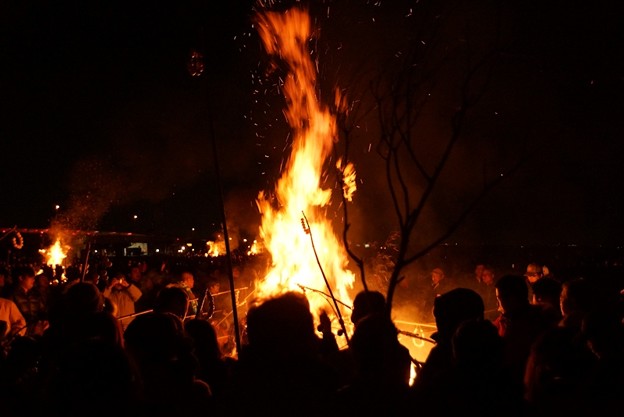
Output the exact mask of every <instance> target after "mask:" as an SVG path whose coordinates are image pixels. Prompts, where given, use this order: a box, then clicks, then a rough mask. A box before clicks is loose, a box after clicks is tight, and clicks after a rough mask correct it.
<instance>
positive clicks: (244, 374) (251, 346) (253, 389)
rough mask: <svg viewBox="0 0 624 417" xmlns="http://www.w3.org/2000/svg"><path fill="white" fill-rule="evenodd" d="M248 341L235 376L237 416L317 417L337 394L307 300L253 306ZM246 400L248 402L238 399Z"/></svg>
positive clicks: (291, 295) (297, 296)
mask: <svg viewBox="0 0 624 417" xmlns="http://www.w3.org/2000/svg"><path fill="white" fill-rule="evenodd" d="M247 339H248V343H247V344H246V345H244V346H243V349H242V350H241V352H240V354H239V359H238V362H237V366H236V369H235V372H234V375H233V385H234V386H233V391H232V393H233V395H234V398H232V399H231V400H230V402H229V403H230V404H231V406H232V407H233V408H232V409H231V410H230V411H229V412H230V413H232V414H233V415H247V414H254V415H273V416H293V415H297V416H318V415H322V414H324V413H325V412H326V411H327V409H328V406H329V404H330V402H329V397H330V395H331V394H332V393H333V392H334V391H335V389H337V388H338V387H337V384H336V377H335V374H334V372H333V371H332V370H331V368H329V367H328V366H327V365H326V364H325V363H324V362H323V361H322V360H321V359H320V355H319V346H320V344H319V338H318V336H317V335H316V333H315V329H314V320H313V317H312V313H311V312H310V306H309V303H308V300H307V299H306V297H305V296H304V295H303V294H301V293H295V292H287V293H284V294H282V295H279V296H276V297H274V298H270V299H267V300H265V301H263V302H262V303H261V304H259V305H256V306H252V307H251V308H250V309H249V310H248V314H247ZM238 398H244V399H245V400H244V401H241V400H237V399H238Z"/></svg>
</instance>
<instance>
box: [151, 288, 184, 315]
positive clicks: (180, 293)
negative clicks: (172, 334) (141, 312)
mask: <svg viewBox="0 0 624 417" xmlns="http://www.w3.org/2000/svg"><path fill="white" fill-rule="evenodd" d="M188 308H189V297H188V293H187V292H186V291H185V290H184V289H183V288H180V287H165V288H163V289H161V290H160V291H158V295H157V296H156V299H155V300H154V312H156V313H172V314H174V315H176V316H177V317H178V318H179V319H180V320H182V321H184V320H185V319H186V314H187V312H188Z"/></svg>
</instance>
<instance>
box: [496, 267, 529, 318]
mask: <svg viewBox="0 0 624 417" xmlns="http://www.w3.org/2000/svg"><path fill="white" fill-rule="evenodd" d="M495 287H496V299H497V300H498V304H499V310H500V311H501V312H502V313H503V314H509V313H512V312H514V311H516V310H518V309H522V308H525V307H526V306H527V305H528V304H529V286H528V284H527V281H526V279H525V278H524V277H523V276H520V275H503V276H502V277H500V278H499V279H498V281H496V284H495Z"/></svg>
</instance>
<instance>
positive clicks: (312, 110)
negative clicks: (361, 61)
mask: <svg viewBox="0 0 624 417" xmlns="http://www.w3.org/2000/svg"><path fill="white" fill-rule="evenodd" d="M258 30H259V33H260V36H261V38H262V40H263V42H264V46H265V48H266V50H267V52H268V53H269V54H270V55H272V56H276V57H279V58H280V59H281V60H283V61H284V62H285V63H286V64H287V67H288V68H289V70H288V71H289V72H288V75H287V77H286V78H285V81H284V86H283V91H284V95H285V98H286V102H287V103H288V108H287V109H286V110H285V115H286V117H287V120H288V123H289V124H290V126H291V128H292V130H293V143H292V153H291V155H290V158H289V160H288V162H287V164H286V166H285V168H284V170H283V172H282V176H281V178H280V179H279V181H278V183H277V186H276V190H275V195H274V196H269V195H267V194H265V193H263V192H261V193H260V194H259V196H258V200H257V204H258V208H259V209H260V212H261V214H262V225H261V227H260V236H261V237H262V239H263V241H264V245H265V247H266V250H267V251H269V253H270V254H271V260H272V265H271V267H270V269H269V271H268V273H267V274H266V276H265V278H264V280H263V281H262V282H260V283H257V285H256V290H257V294H258V296H259V297H260V298H263V297H267V296H271V295H275V294H278V293H281V292H284V291H288V290H296V291H300V290H305V291H306V294H307V297H308V300H309V301H310V305H311V307H312V311H313V312H315V313H316V312H318V310H319V309H320V308H323V309H326V310H328V312H329V310H331V307H330V306H331V300H329V302H328V299H327V297H326V296H323V295H322V294H320V293H319V291H321V292H324V293H328V288H327V285H326V283H325V280H324V278H323V274H322V272H321V269H320V268H319V263H320V265H321V266H322V270H323V271H324V272H325V275H326V277H327V279H328V282H329V284H330V286H331V289H332V292H333V294H334V296H335V297H336V298H337V299H339V300H340V301H343V302H346V303H347V304H350V296H349V294H348V292H347V290H348V289H351V288H352V287H353V283H354V280H355V277H354V275H353V273H352V272H350V271H348V270H347V269H346V267H347V264H348V258H347V255H346V251H345V249H344V247H343V245H342V244H341V242H340V241H339V239H338V238H337V237H336V235H335V233H334V232H333V230H332V227H331V224H330V222H329V221H328V219H327V218H326V216H325V209H324V207H325V206H326V205H327V204H328V203H329V201H330V197H331V190H329V189H326V190H324V189H322V188H321V187H320V182H321V175H322V170H323V164H324V162H325V160H326V158H327V157H328V156H329V153H330V152H331V150H332V147H333V145H334V142H335V139H336V137H337V133H336V120H335V117H334V116H333V115H332V114H331V113H330V112H329V110H328V109H327V108H326V107H325V106H322V105H321V104H320V103H319V101H318V99H317V97H316V93H315V82H316V69H315V66H314V64H313V62H312V60H311V59H310V56H309V53H308V51H307V42H308V38H309V33H310V18H309V16H308V14H307V12H305V11H303V10H301V9H296V8H295V9H291V10H288V11H287V12H286V13H275V12H267V13H265V14H262V15H260V16H259V17H258ZM353 174H354V172H353ZM352 184H353V185H354V184H355V181H352ZM272 198H275V204H272V202H271V201H270V200H271V199H272ZM304 216H305V217H306V218H307V220H308V225H309V230H310V234H309V235H308V234H306V233H305V231H304V229H303V228H302V218H303V217H304ZM311 238H312V239H313V242H314V247H315V248H316V251H317V254H315V253H314V250H313V245H312V240H311ZM316 255H318V259H319V262H318V263H317V260H316ZM308 290H312V291H308Z"/></svg>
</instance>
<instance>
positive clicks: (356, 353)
mask: <svg viewBox="0 0 624 417" xmlns="http://www.w3.org/2000/svg"><path fill="white" fill-rule="evenodd" d="M357 323H358V324H357V326H356V328H355V332H354V333H353V337H352V338H351V343H350V347H349V349H350V351H351V352H352V355H353V358H354V360H355V375H354V377H353V380H352V381H351V382H350V383H349V384H347V385H346V386H344V387H343V388H341V389H340V390H339V391H338V392H337V394H336V397H335V404H334V405H333V406H332V408H331V410H332V413H333V414H331V415H335V416H343V415H361V416H363V415H385V416H394V415H397V416H398V415H403V414H404V413H405V411H404V410H405V404H406V401H407V398H408V392H409V381H410V369H411V365H412V359H411V356H410V353H409V350H408V349H407V348H406V347H405V346H403V345H402V344H401V343H400V342H399V340H398V337H397V335H398V330H397V328H396V327H395V325H394V323H393V322H392V320H391V319H390V317H389V316H388V315H387V314H386V312H385V310H383V311H382V312H380V313H372V314H367V315H365V316H364V317H363V318H361V319H360V320H358V321H357Z"/></svg>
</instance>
